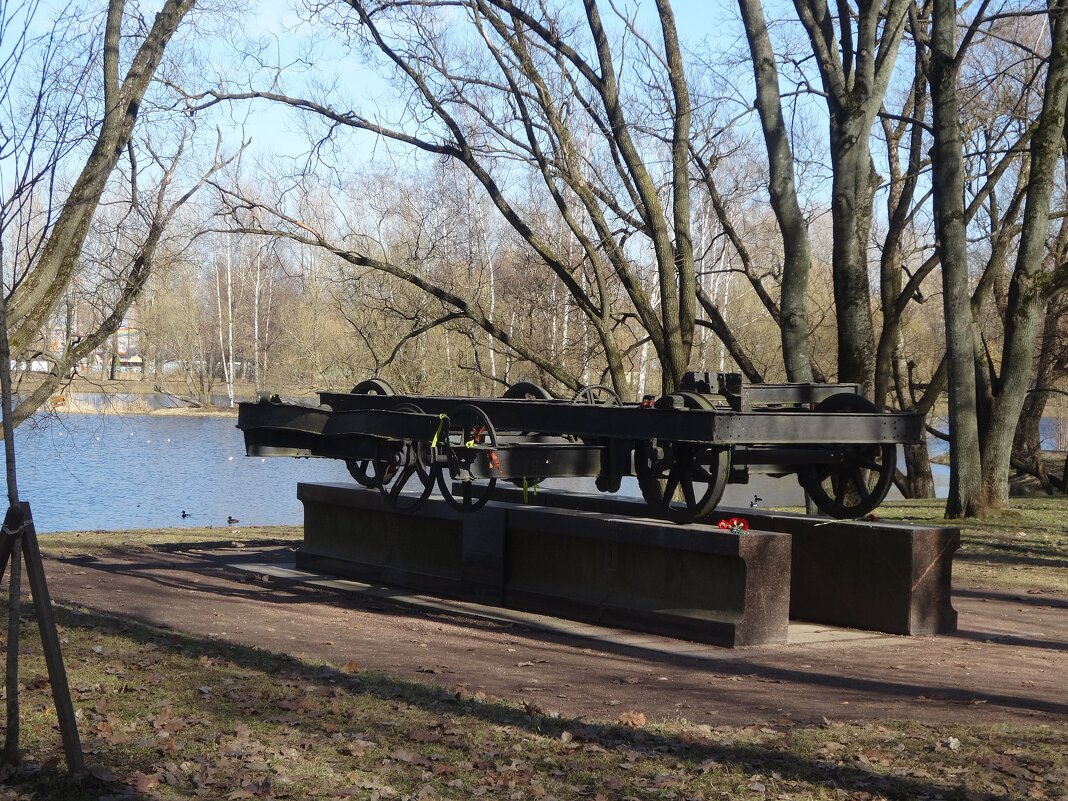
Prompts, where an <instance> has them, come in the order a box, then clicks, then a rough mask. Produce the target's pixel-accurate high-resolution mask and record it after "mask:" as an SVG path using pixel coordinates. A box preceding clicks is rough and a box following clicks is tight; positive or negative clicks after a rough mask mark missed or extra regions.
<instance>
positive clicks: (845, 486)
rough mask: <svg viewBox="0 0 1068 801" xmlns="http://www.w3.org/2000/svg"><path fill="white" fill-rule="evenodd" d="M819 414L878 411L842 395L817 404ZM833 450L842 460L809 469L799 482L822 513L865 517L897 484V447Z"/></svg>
mask: <svg viewBox="0 0 1068 801" xmlns="http://www.w3.org/2000/svg"><path fill="white" fill-rule="evenodd" d="M815 411H817V412H865V413H874V412H877V411H878V410H877V409H876V408H875V405H874V404H873V403H871V401H869V400H868V399H867V398H863V397H861V396H860V395H854V394H852V393H848V392H843V393H841V394H838V395H832V396H831V397H829V398H825V399H824V400H822V401H820V402H819V403H818V404H816V409H815ZM831 450H833V451H834V452H836V453H840V454H841V459H840V460H836V461H833V462H830V463H827V464H816V465H812V466H810V467H806V468H805V469H804V470H802V471H801V472H800V473H799V474H798V481H800V483H801V486H803V487H804V488H805V490H806V491H807V492H808V495H809V497H810V498H811V499H812V501H813V502H814V503H815V504H816V506H818V507H819V509H820V511H821V512H823V513H824V514H828V515H830V516H831V517H837V518H842V519H847V518H854V517H863V516H864V515H867V514H869V513H871V512H872V511H874V510H875V509H876V507H878V506H879V504H881V503H882V502H883V500H884V499H885V498H886V494H887V493H888V492H889V491H890V487H891V485H892V484H893V482H894V468H895V467H896V466H897V446H896V445H894V444H892V443H885V444H876V445H839V446H832V447H831Z"/></svg>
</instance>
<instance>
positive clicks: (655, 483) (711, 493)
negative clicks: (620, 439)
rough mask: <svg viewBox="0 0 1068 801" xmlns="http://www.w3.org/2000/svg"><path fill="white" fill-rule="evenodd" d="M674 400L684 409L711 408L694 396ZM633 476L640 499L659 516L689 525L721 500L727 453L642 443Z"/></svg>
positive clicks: (696, 446) (704, 446)
mask: <svg viewBox="0 0 1068 801" xmlns="http://www.w3.org/2000/svg"><path fill="white" fill-rule="evenodd" d="M669 397H672V396H669ZM678 397H681V398H682V399H683V402H684V404H685V407H686V408H687V409H711V408H712V404H711V403H710V402H709V401H708V400H707V399H705V398H704V397H702V396H701V395H698V394H696V393H691V392H680V393H678ZM662 400H667V399H662ZM634 473H635V475H636V476H637V477H638V488H639V489H640V490H641V493H642V497H643V498H644V499H645V502H646V503H647V504H649V506H651V507H652V508H653V509H655V510H656V513H657V514H658V515H659V516H661V517H666V518H667V519H668V520H671V521H673V522H675V523H692V522H694V521H696V520H699V519H700V518H702V517H704V516H705V515H707V514H709V513H710V512H711V511H712V510H713V509H715V508H716V504H718V503H719V501H720V498H722V497H723V490H724V489H725V488H726V486H727V478H728V476H729V474H730V451H729V450H728V449H726V448H719V447H713V446H710V445H707V444H705V443H696V442H664V441H659V442H658V441H651V442H645V443H642V445H641V446H640V447H639V449H638V450H636V451H635V453H634Z"/></svg>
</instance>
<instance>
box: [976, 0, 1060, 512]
mask: <svg viewBox="0 0 1068 801" xmlns="http://www.w3.org/2000/svg"><path fill="white" fill-rule="evenodd" d="M1066 11H1068V0H1052V1H1051V2H1050V3H1049V13H1050V22H1049V25H1050V35H1051V47H1050V55H1049V59H1048V61H1047V67H1046V85H1045V91H1044V93H1043V95H1042V111H1041V113H1040V114H1039V118H1038V126H1037V129H1036V130H1035V132H1034V134H1033V136H1032V138H1031V176H1030V180H1029V182H1028V185H1027V200H1026V205H1025V206H1024V217H1023V228H1022V230H1021V232H1020V244H1019V249H1018V251H1017V256H1016V268H1015V270H1014V271H1013V276H1012V283H1011V284H1010V285H1009V297H1008V309H1007V314H1006V317H1005V341H1004V345H1003V347H1002V355H1001V365H1002V369H1001V377H1000V380H999V381H998V387H997V392H996V394H995V396H994V399H993V403H992V406H991V409H990V426H989V431H988V436H987V438H986V442H985V447H984V449H983V487H984V490H985V491H986V493H987V495H988V496H989V498H990V499H991V500H992V501H993V502H994V503H996V504H998V505H1001V504H1003V503H1004V502H1005V501H1006V500H1007V499H1008V495H1009V469H1010V460H1011V457H1012V440H1013V434H1014V433H1015V431H1016V424H1017V421H1018V420H1019V417H1020V411H1021V409H1022V408H1023V404H1024V397H1025V395H1026V393H1027V389H1028V387H1030V386H1031V376H1032V373H1033V371H1034V366H1035V363H1034V347H1035V334H1036V331H1037V327H1038V319H1039V315H1040V314H1041V312H1042V308H1043V304H1044V303H1045V299H1046V298H1045V293H1044V290H1045V281H1044V275H1043V265H1044V263H1045V259H1044V255H1045V250H1046V235H1047V234H1048V232H1049V209H1050V198H1051V196H1052V194H1053V177H1054V175H1055V174H1056V169H1055V168H1056V166H1057V161H1058V159H1060V157H1061V151H1062V145H1063V137H1064V120H1065V101H1066V99H1068V20H1065V13H1066Z"/></svg>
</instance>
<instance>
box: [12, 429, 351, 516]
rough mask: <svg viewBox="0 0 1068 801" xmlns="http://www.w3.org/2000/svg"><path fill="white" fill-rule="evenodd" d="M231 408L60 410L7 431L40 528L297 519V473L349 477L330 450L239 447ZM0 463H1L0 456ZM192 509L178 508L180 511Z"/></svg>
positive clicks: (300, 477) (24, 494)
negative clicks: (262, 452)
mask: <svg viewBox="0 0 1068 801" xmlns="http://www.w3.org/2000/svg"><path fill="white" fill-rule="evenodd" d="M235 421H236V418H232V417H228V418H220V417H162V416H155V415H107V416H96V415H84V414H82V415H79V414H71V415H63V416H61V417H59V418H56V417H54V416H53V417H49V418H47V419H44V420H31V421H28V422H26V423H25V424H23V425H22V426H20V427H19V428H18V430H17V431H16V432H15V447H16V453H17V454H18V463H17V470H18V480H19V495H20V497H21V498H22V499H23V500H24V501H28V502H29V503H30V506H31V509H32V510H33V520H34V524H35V525H36V527H37V531H39V532H47V531H71V530H82V531H85V530H94V529H106V530H120V529H136V528H151V527H157V526H218V527H221V528H226V527H227V522H226V520H227V518H228V517H231V516H232V517H235V518H237V519H238V520H240V521H241V524H242V525H244V524H250V525H277V524H287V523H300V522H302V521H303V519H304V511H303V506H302V505H301V503H300V502H299V501H298V500H297V494H296V485H297V482H298V481H352V479H351V478H349V475H348V472H347V471H346V470H345V466H344V464H343V463H342V462H339V461H335V460H333V459H262V460H261V459H259V458H248V457H246V456H245V445H244V441H243V439H242V436H241V432H240V431H238V430H237V428H236V427H235V425H234V424H235ZM0 473H3V468H2V464H0ZM183 510H184V511H186V512H188V513H189V514H190V515H191V516H190V517H187V518H184V519H183V518H182V516H181V515H182V511H183Z"/></svg>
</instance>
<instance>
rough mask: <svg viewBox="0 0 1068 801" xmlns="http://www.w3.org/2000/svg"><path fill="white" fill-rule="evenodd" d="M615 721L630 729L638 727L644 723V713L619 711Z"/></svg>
mask: <svg viewBox="0 0 1068 801" xmlns="http://www.w3.org/2000/svg"><path fill="white" fill-rule="evenodd" d="M616 723H618V724H619V725H620V726H627V727H629V728H631V729H640V728H641V727H642V726H644V725H645V714H644V713H642V712H620V713H619V717H618V718H616Z"/></svg>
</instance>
